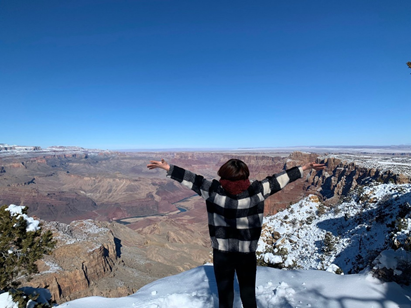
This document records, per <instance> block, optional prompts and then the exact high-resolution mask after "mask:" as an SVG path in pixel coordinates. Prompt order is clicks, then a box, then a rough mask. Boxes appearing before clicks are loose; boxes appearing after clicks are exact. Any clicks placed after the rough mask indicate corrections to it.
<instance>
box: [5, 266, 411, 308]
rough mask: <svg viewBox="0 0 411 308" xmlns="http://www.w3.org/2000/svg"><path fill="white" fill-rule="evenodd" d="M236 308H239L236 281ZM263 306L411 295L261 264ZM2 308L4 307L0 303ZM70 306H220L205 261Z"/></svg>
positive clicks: (396, 302)
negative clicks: (125, 291) (116, 294)
mask: <svg viewBox="0 0 411 308" xmlns="http://www.w3.org/2000/svg"><path fill="white" fill-rule="evenodd" d="M235 291H236V293H235V300H234V308H240V307H242V306H241V301H240V297H239V293H238V284H237V282H236V284H235ZM256 296H257V303H258V307H259V308H266V307H267V308H268V307H277V308H302V307H315V308H371V307H375V308H377V307H378V308H394V307H395V308H398V307H401V308H406V307H411V301H410V299H409V296H411V293H410V292H409V291H407V290H405V289H403V288H401V287H400V286H399V285H398V284H396V283H382V282H380V281H379V280H377V279H375V278H373V277H371V276H369V275H367V274H354V275H344V276H340V275H335V274H333V273H329V272H325V271H317V270H280V269H274V268H269V267H258V270H257V283H256ZM0 307H5V306H4V304H3V303H2V302H0ZM59 307H61V308H63V307H67V308H85V307H99V308H112V307H121V308H128V307H130V308H135V307H139V308H174V307H175V308H184V307H189V308H213V307H218V298H217V286H216V282H215V278H214V273H213V267H212V266H211V265H203V266H200V267H197V268H194V269H192V270H189V271H186V272H183V273H181V274H178V275H175V276H171V277H166V278H163V279H160V280H157V281H155V282H153V283H151V284H148V285H146V286H145V287H143V288H141V289H140V290H139V291H137V292H136V293H134V294H133V295H130V296H127V297H122V298H104V297H96V296H94V297H87V298H82V299H77V300H74V301H71V302H67V303H64V304H62V305H60V306H59Z"/></svg>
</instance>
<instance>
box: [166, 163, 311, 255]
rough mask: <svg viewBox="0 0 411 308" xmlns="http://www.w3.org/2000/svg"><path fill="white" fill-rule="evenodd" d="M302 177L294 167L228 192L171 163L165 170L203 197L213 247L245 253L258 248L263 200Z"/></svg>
mask: <svg viewBox="0 0 411 308" xmlns="http://www.w3.org/2000/svg"><path fill="white" fill-rule="evenodd" d="M302 176H303V170H302V168H301V167H294V168H291V169H288V170H286V171H283V172H280V173H278V174H274V175H273V176H268V177H266V178H265V179H264V180H262V181H252V182H251V185H250V186H249V188H248V189H247V190H245V191H243V192H242V193H240V194H238V195H231V194H229V193H228V192H226V191H225V190H224V188H223V187H222V186H221V184H220V182H219V181H217V180H212V181H209V180H206V179H205V178H204V177H203V176H202V175H197V174H194V173H192V172H191V171H188V170H185V169H183V168H180V167H178V166H175V165H170V170H169V171H168V172H167V177H170V178H172V179H173V180H176V181H178V182H180V183H181V184H182V185H184V186H186V187H188V188H190V189H192V190H193V191H195V192H196V193H197V194H199V195H200V196H201V197H203V198H204V199H205V201H206V204H207V212H208V227H209V232H210V237H211V245H212V247H213V248H214V249H218V250H222V251H231V252H244V253H249V252H255V251H256V249H257V242H258V239H259V238H260V234H261V226H262V223H263V214H264V200H265V199H267V198H268V197H269V196H271V195H272V194H274V193H276V192H278V191H280V190H281V189H282V188H284V186H286V185H287V184H288V183H291V182H293V181H295V180H297V179H299V178H301V177H302Z"/></svg>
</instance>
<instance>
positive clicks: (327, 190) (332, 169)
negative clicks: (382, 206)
mask: <svg viewBox="0 0 411 308" xmlns="http://www.w3.org/2000/svg"><path fill="white" fill-rule="evenodd" d="M319 162H320V163H324V164H326V166H327V168H326V170H323V171H319V172H311V173H310V174H309V176H308V178H307V184H308V186H307V189H308V190H310V189H311V190H316V191H318V192H319V193H321V195H322V196H323V197H324V199H328V200H329V202H333V201H335V200H336V199H339V198H340V197H341V196H345V195H347V194H348V193H349V192H350V191H351V190H352V189H354V188H355V187H357V186H358V185H364V184H367V183H368V182H369V181H378V182H381V183H390V182H391V183H396V184H404V183H409V182H410V179H409V178H408V177H407V176H405V175H403V174H397V173H394V172H392V171H390V170H387V171H380V170H378V169H375V168H367V167H362V166H359V165H357V164H355V163H354V162H346V161H342V160H340V159H338V158H334V157H329V158H323V159H320V160H319Z"/></svg>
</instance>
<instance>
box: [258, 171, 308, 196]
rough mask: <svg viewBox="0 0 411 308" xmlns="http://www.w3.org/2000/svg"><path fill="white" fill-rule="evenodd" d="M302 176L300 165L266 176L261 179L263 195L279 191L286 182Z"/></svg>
mask: <svg viewBox="0 0 411 308" xmlns="http://www.w3.org/2000/svg"><path fill="white" fill-rule="evenodd" d="M302 177H303V169H302V167H294V168H290V169H288V170H286V171H282V172H280V173H277V174H274V175H272V176H268V177H266V178H265V179H264V180H262V181H261V184H262V185H263V195H264V197H265V198H267V197H268V196H270V195H272V194H274V193H276V192H278V191H280V190H281V189H283V188H284V187H285V186H286V185H287V184H289V183H291V182H294V181H295V180H298V179H299V178H302Z"/></svg>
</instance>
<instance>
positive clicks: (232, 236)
mask: <svg viewBox="0 0 411 308" xmlns="http://www.w3.org/2000/svg"><path fill="white" fill-rule="evenodd" d="M147 168H148V169H150V170H151V169H155V168H160V169H164V170H166V171H167V175H166V176H167V177H169V178H171V179H173V180H176V181H177V182H179V183H181V184H182V185H184V186H186V187H188V188H190V189H192V190H193V191H194V192H196V193H197V194H198V195H200V196H201V197H203V198H204V199H205V201H206V207H207V213H208V227H209V234H210V238H211V245H212V248H213V264H214V274H215V278H216V282H217V289H218V299H219V308H232V307H233V301H234V274H235V273H236V274H237V279H238V284H239V288H240V298H241V301H242V303H243V307H244V308H256V307H257V302H256V296H255V283H256V272H257V259H256V253H255V252H256V249H257V243H258V240H259V238H260V235H261V229H262V223H263V214H264V200H265V199H267V198H268V197H269V196H271V195H272V194H274V193H276V192H278V191H280V190H281V189H283V188H284V187H285V186H286V185H287V184H288V183H291V182H293V181H295V180H297V179H299V178H302V177H303V172H304V171H305V170H310V169H315V170H322V169H324V168H325V166H324V164H316V163H309V164H306V165H304V166H298V167H294V168H290V169H288V170H285V171H282V172H280V173H277V174H274V175H272V176H267V177H266V178H265V179H264V180H262V181H250V180H249V175H250V172H249V169H248V166H247V165H246V164H245V163H244V162H243V161H242V160H239V159H230V160H228V161H227V162H226V163H225V164H223V165H222V166H221V167H220V169H219V170H218V173H217V174H218V176H219V177H220V180H212V181H210V180H207V179H205V178H204V177H203V176H202V175H198V174H195V173H193V172H191V171H189V170H186V169H183V168H181V167H178V166H175V165H172V164H168V163H167V162H166V161H165V160H164V159H162V160H161V161H155V160H152V161H150V163H149V164H148V165H147Z"/></svg>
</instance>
